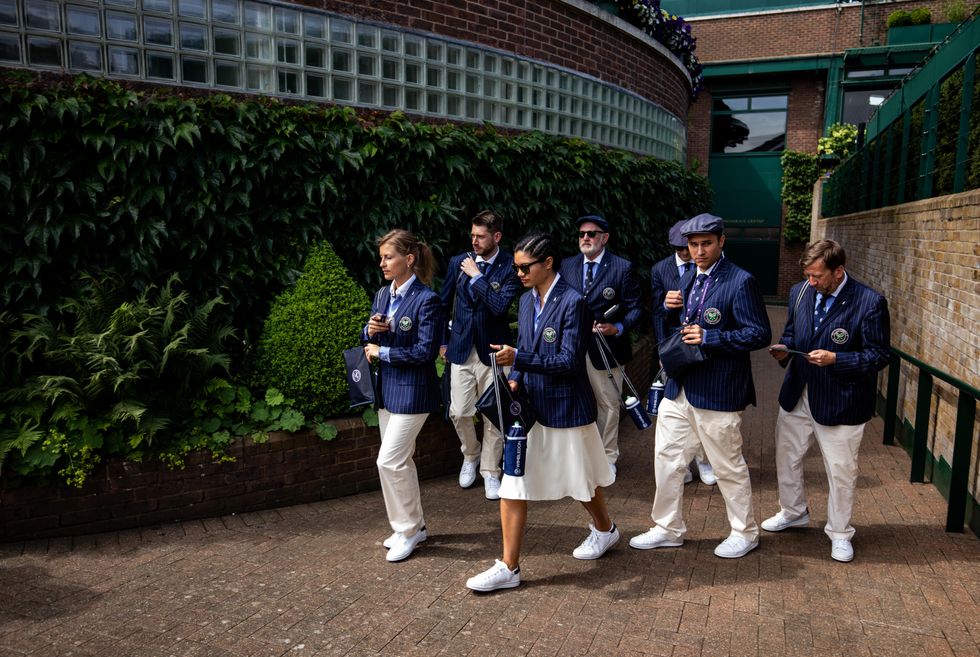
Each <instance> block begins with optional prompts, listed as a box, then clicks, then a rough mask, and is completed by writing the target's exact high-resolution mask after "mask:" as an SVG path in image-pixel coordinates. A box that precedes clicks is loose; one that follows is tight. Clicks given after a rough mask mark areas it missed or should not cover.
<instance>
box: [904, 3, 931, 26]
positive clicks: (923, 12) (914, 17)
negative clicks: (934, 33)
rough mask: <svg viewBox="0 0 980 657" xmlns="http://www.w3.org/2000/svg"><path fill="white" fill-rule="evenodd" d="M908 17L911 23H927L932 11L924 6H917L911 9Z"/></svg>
mask: <svg viewBox="0 0 980 657" xmlns="http://www.w3.org/2000/svg"><path fill="white" fill-rule="evenodd" d="M909 18H910V19H911V21H912V25H928V24H929V23H931V22H932V12H931V11H929V10H928V9H927V8H925V7H919V8H918V9H913V10H912V11H911V13H910V16H909Z"/></svg>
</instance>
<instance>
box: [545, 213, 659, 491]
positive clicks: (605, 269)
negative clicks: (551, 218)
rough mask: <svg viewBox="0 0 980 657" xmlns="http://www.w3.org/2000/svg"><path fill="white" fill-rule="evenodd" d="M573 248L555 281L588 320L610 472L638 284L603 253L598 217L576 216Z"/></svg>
mask: <svg viewBox="0 0 980 657" xmlns="http://www.w3.org/2000/svg"><path fill="white" fill-rule="evenodd" d="M575 223H576V225H577V226H578V247H579V251H580V252H581V255H579V256H576V257H573V258H565V259H563V260H562V261H561V270H560V271H561V277H562V278H563V279H564V280H565V281H566V282H567V283H568V284H569V285H570V286H571V287H572V288H573V289H575V290H576V291H578V292H579V293H580V294H581V295H582V296H583V297H585V301H586V303H587V304H588V306H589V309H590V310H591V312H592V315H593V320H594V324H593V328H592V331H593V335H592V336H591V339H590V340H589V342H588V345H589V357H588V358H587V359H586V369H587V370H588V373H589V382H590V383H591V384H592V391H593V392H594V393H595V398H596V405H597V407H598V416H597V418H596V424H597V425H598V427H599V433H600V435H601V436H602V445H603V447H604V448H605V452H606V460H608V461H609V467H610V469H612V471H613V472H615V471H616V460H617V459H618V458H619V405H620V400H621V399H622V388H623V370H622V367H617V366H616V365H615V364H614V362H613V359H615V362H616V363H618V364H619V365H620V366H622V365H625V364H626V363H627V362H628V361H629V360H630V358H632V356H633V351H632V347H631V346H630V338H629V335H628V334H629V331H630V330H631V329H632V328H633V327H634V326H636V324H637V323H638V322H639V321H640V320H641V319H642V317H643V310H642V309H641V306H640V284H639V282H638V281H637V279H636V275H635V274H634V273H633V265H632V264H631V263H630V261H629V260H626V259H624V258H620V257H619V256H617V255H614V254H612V253H610V252H609V250H608V249H606V243H607V242H608V241H609V223H608V222H607V221H606V220H605V219H604V218H603V217H601V216H599V215H586V216H584V217H579V218H578V220H577V221H576V222H575ZM596 333H601V334H602V335H603V336H604V337H605V340H606V344H608V345H609V347H610V349H611V350H612V354H611V356H610V354H609V353H606V354H605V356H606V359H607V360H608V361H609V364H610V370H609V371H611V372H612V375H613V378H612V379H610V378H609V371H607V370H606V367H605V363H604V362H603V359H602V355H601V354H600V352H599V350H600V348H602V347H600V343H599V340H598V338H597V337H596V335H595V334H596Z"/></svg>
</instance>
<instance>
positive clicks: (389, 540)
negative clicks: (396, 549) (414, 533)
mask: <svg viewBox="0 0 980 657" xmlns="http://www.w3.org/2000/svg"><path fill="white" fill-rule="evenodd" d="M419 533H420V534H422V538H420V539H419V543H421V542H422V541H424V540H425V539H427V538H429V535H428V534H426V533H425V527H424V526H423V527H422V529H420V530H419ZM399 536H401V534H399V533H398V532H395V533H393V534H392V535H391V536H389V537H388V538H386V539H385V540H383V541H382V542H381V545H383V546H385V549H386V550H390V549H391V548H392V546H393V545H394V544H395V541H397V540H398V537H399Z"/></svg>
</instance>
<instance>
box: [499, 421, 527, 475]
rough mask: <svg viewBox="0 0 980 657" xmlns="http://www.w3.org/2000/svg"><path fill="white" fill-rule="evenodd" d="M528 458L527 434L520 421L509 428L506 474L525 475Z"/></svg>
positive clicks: (505, 450)
mask: <svg viewBox="0 0 980 657" xmlns="http://www.w3.org/2000/svg"><path fill="white" fill-rule="evenodd" d="M526 459H527V436H526V435H525V434H524V427H523V426H521V423H520V422H515V423H514V426H512V427H511V428H510V429H508V430H507V439H506V440H505V441H504V474H505V475H508V476H510V477H523V476H524V466H525V464H526V462H527V461H526Z"/></svg>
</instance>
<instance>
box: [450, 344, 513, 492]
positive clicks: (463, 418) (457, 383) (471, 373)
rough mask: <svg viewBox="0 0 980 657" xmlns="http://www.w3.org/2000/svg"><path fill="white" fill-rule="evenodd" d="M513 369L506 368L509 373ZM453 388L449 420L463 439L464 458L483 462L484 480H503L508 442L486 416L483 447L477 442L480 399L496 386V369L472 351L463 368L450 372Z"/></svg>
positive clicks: (481, 472) (453, 365)
mask: <svg viewBox="0 0 980 657" xmlns="http://www.w3.org/2000/svg"><path fill="white" fill-rule="evenodd" d="M509 371H510V368H505V369H504V372H505V374H506V373H507V372H509ZM449 372H450V379H449V381H450V385H451V386H452V391H453V393H452V394H453V397H452V403H450V404H449V420H450V421H451V422H452V423H453V426H454V427H455V428H456V435H458V436H459V442H460V446H461V449H462V452H463V458H464V459H466V460H467V461H475V460H476V459H477V458H479V459H480V474H482V475H483V477H484V478H486V477H488V476H491V477H496V478H497V479H500V474H501V470H500V459H501V458H502V457H503V454H504V441H503V439H502V438H501V435H500V431H498V430H497V427H495V426H493V422H491V421H490V420H488V419H487V418H486V416H483V445H482V447H481V445H480V441H479V440H477V439H476V426H475V425H474V424H473V416H474V415H476V400H477V399H479V398H480V395H482V394H483V392H484V391H485V390H486V389H487V388H488V387H490V386H492V385H493V370H491V369H490V366H488V365H484V364H483V363H482V362H480V357H479V356H477V354H476V347H474V348H472V349H470V355H469V356H468V357H467V358H466V362H465V363H463V364H461V365H456V364H455V363H453V364H452V369H450V371H449Z"/></svg>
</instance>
